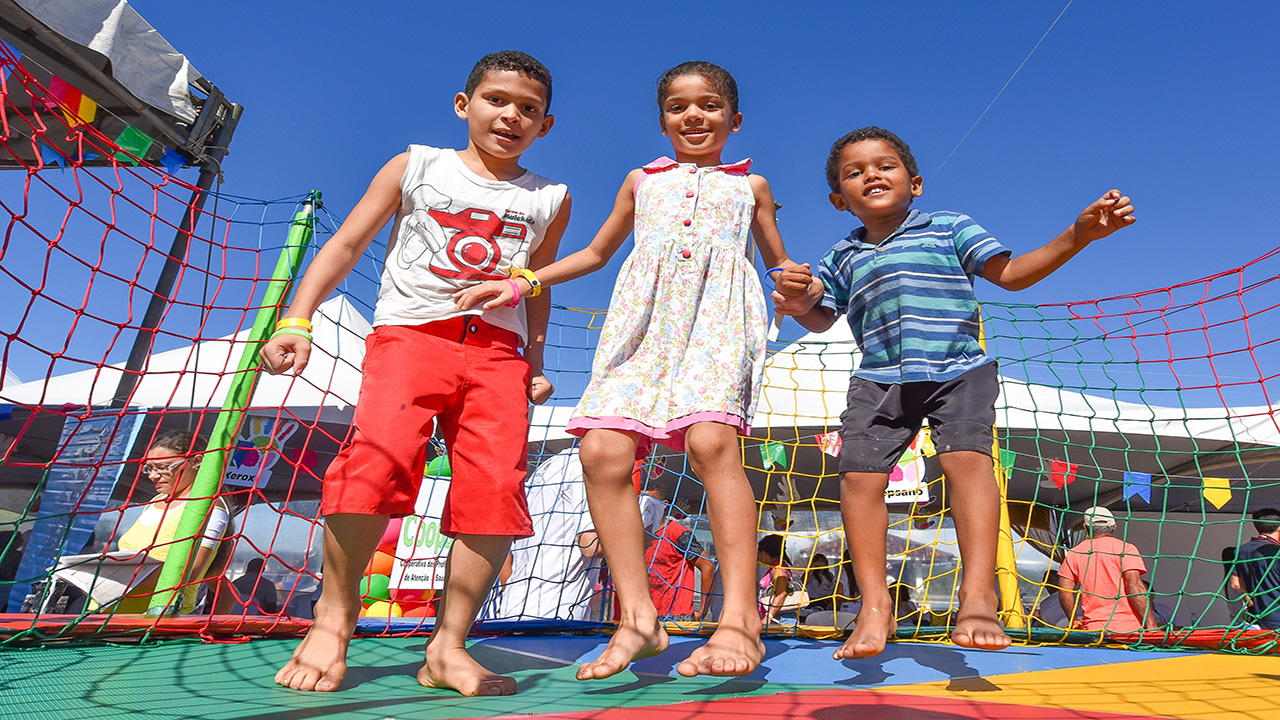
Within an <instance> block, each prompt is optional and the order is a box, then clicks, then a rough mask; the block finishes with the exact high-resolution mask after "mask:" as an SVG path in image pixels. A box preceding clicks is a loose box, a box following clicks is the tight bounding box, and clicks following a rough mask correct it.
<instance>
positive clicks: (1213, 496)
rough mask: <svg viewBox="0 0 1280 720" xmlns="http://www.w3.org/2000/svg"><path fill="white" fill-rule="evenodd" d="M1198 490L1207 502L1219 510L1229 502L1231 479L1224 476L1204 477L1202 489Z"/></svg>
mask: <svg viewBox="0 0 1280 720" xmlns="http://www.w3.org/2000/svg"><path fill="white" fill-rule="evenodd" d="M1200 492H1201V494H1202V495H1204V499H1205V500H1208V501H1209V504H1211V505H1213V506H1214V507H1215V508H1218V509H1219V510H1221V509H1222V506H1223V505H1226V504H1227V503H1229V502H1231V481H1230V480H1227V479H1226V478H1219V477H1207V478H1205V479H1204V489H1203V490H1201V491H1200Z"/></svg>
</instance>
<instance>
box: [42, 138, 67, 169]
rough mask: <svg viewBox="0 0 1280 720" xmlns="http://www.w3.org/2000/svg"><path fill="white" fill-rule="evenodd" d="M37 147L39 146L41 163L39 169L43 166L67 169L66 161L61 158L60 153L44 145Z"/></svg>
mask: <svg viewBox="0 0 1280 720" xmlns="http://www.w3.org/2000/svg"><path fill="white" fill-rule="evenodd" d="M39 145H40V162H41V163H42V164H41V167H44V166H45V165H57V166H58V167H60V168H62V169H63V170H66V169H67V159H66V158H64V157H62V153H60V152H58V151H57V150H54V149H53V148H51V147H49V146H48V145H45V144H44V143H39Z"/></svg>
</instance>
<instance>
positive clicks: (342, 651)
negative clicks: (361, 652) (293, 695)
mask: <svg viewBox="0 0 1280 720" xmlns="http://www.w3.org/2000/svg"><path fill="white" fill-rule="evenodd" d="M355 629H356V621H355V616H354V615H348V614H347V613H343V612H338V613H326V614H322V615H317V616H316V620H315V622H314V623H313V624H312V625H311V629H310V630H308V631H307V635H306V637H304V638H302V642H300V643H298V647H297V649H295V650H294V651H293V657H291V658H289V662H287V663H285V665H284V667H282V668H280V671H279V672H277V673H276V684H278V685H283V686H285V687H288V688H293V689H294V690H315V691H317V692H333V691H334V690H337V689H338V686H339V685H340V684H342V678H343V677H345V676H346V674H347V645H348V644H350V642H351V633H353V632H355Z"/></svg>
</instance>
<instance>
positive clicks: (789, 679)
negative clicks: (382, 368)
mask: <svg viewBox="0 0 1280 720" xmlns="http://www.w3.org/2000/svg"><path fill="white" fill-rule="evenodd" d="M703 641H704V640H703V638H688V637H673V638H671V646H670V647H669V648H668V649H667V651H666V652H664V653H662V654H661V655H657V656H655V657H651V658H645V659H644V660H639V661H637V662H635V663H633V664H632V666H631V668H630V670H631V672H633V673H635V674H636V675H640V676H665V677H674V676H675V675H676V672H675V667H676V665H677V664H678V663H679V662H680V661H681V660H683V659H684V658H685V657H688V655H689V653H690V652H692V651H693V649H694V648H696V647H697V646H698V644H699V643H701V642H703ZM479 642H480V643H481V644H483V645H486V646H489V647H493V648H501V649H503V650H506V651H508V652H512V653H516V654H522V655H528V656H530V657H533V658H540V659H544V660H551V661H555V662H563V663H566V664H571V663H579V662H585V661H588V660H592V659H594V658H596V657H597V656H598V655H599V654H600V651H602V650H603V649H604V647H605V644H606V643H607V642H608V638H607V637H603V636H591V637H572V636H550V637H500V638H487V639H483V640H480V641H479ZM837 647H838V644H837V643H835V642H833V641H818V640H765V659H764V662H763V663H762V664H761V667H760V669H759V670H757V671H756V672H755V673H752V674H751V675H749V676H747V677H746V678H743V679H744V680H759V681H768V682H774V683H787V684H805V685H817V686H829V687H839V688H861V689H865V688H874V687H884V686H892V685H911V684H915V683H926V682H939V681H966V680H967V681H972V680H975V679H980V678H985V677H992V676H996V675H1009V674H1014V673H1024V672H1035V671H1039V670H1060V669H1065V668H1077V667H1091V666H1098V665H1113V664H1121V663H1132V662H1138V661H1141V660H1153V659H1157V658H1159V657H1163V655H1156V654H1149V653H1138V652H1134V651H1131V650H1113V649H1109V648H1078V647H1022V646H1016V645H1015V646H1012V647H1009V648H1007V649H1005V650H998V651H984V650H967V649H964V648H960V647H956V646H954V645H948V644H942V643H913V642H892V643H889V646H888V647H887V648H886V649H885V651H884V653H882V654H881V655H879V656H877V657H874V658H867V659H863V660H844V661H839V662H837V661H836V660H834V659H833V658H832V657H831V653H832V652H834V651H835V649H836V648H837Z"/></svg>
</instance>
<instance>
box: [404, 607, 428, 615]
mask: <svg viewBox="0 0 1280 720" xmlns="http://www.w3.org/2000/svg"><path fill="white" fill-rule="evenodd" d="M430 610H431V606H430V605H414V606H412V607H408V608H404V616H403V617H407V618H412V617H416V618H424V617H430V616H429V615H427V612H429V611H430Z"/></svg>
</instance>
